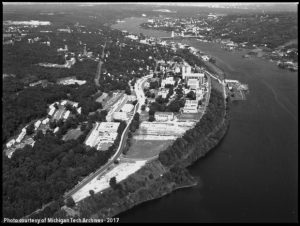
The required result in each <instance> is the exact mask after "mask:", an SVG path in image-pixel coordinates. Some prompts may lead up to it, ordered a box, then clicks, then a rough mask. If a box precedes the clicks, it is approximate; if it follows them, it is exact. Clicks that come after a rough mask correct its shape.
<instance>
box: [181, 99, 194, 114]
mask: <svg viewBox="0 0 300 226" xmlns="http://www.w3.org/2000/svg"><path fill="white" fill-rule="evenodd" d="M197 108H198V101H197V100H186V101H185V105H184V107H183V113H197V112H198V111H197Z"/></svg>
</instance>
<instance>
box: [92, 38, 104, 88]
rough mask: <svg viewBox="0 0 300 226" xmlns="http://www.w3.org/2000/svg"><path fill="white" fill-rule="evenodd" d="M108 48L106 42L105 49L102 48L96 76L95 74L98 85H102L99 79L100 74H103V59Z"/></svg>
mask: <svg viewBox="0 0 300 226" xmlns="http://www.w3.org/2000/svg"><path fill="white" fill-rule="evenodd" d="M105 48H106V42H105V44H104V47H103V50H102V54H101V59H100V61H99V64H98V67H97V72H96V76H95V84H96V86H98V87H99V86H100V84H99V79H100V75H101V68H102V64H103V59H104V50H105Z"/></svg>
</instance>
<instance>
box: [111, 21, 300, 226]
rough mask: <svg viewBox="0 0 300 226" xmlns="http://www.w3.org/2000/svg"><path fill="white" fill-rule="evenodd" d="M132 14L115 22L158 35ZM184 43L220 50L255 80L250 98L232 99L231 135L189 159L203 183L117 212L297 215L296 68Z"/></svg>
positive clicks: (225, 64)
mask: <svg viewBox="0 0 300 226" xmlns="http://www.w3.org/2000/svg"><path fill="white" fill-rule="evenodd" d="M146 20H147V19H145V18H130V19H126V20H125V21H126V22H125V23H120V24H117V25H113V28H117V29H121V30H127V31H129V32H132V33H144V34H145V35H152V36H156V37H160V36H170V35H169V33H166V32H163V33H161V32H157V31H155V32H153V31H151V30H145V29H141V28H139V27H138V25H139V24H140V23H142V22H144V21H146ZM186 43H188V44H190V45H192V46H194V47H196V48H198V49H199V50H202V51H204V52H207V53H209V54H211V55H212V56H214V57H216V59H217V65H219V66H220V68H222V69H223V70H224V71H225V73H226V74H227V75H228V78H229V79H238V80H240V81H241V82H242V83H247V84H248V85H249V89H250V94H249V95H248V96H247V100H246V101H241V102H235V103H234V104H233V106H232V107H231V114H232V120H231V124H230V128H229V130H228V133H227V135H226V136H225V137H224V139H223V140H222V142H221V143H220V144H219V145H218V147H216V148H215V149H214V150H212V151H211V152H210V153H209V154H208V155H207V156H206V157H205V158H203V159H200V160H198V161H197V162H196V163H195V164H193V165H192V166H191V167H189V170H190V172H191V173H192V174H193V175H194V176H197V177H200V178H201V181H202V186H201V188H186V189H183V190H179V191H175V192H173V193H171V194H170V195H167V196H165V197H163V198H161V199H158V200H153V201H150V202H146V203H143V204H141V205H138V206H136V207H134V208H133V209H131V210H128V211H126V212H124V213H122V214H120V215H119V217H120V221H121V222H170V221H174V222H295V221H298V204H297V200H298V191H297V189H298V185H297V184H298V173H297V172H298V73H295V72H289V71H286V70H281V69H279V68H277V66H276V65H274V64H273V63H270V62H268V61H266V60H262V59H258V58H252V59H244V58H242V57H241V56H242V55H243V52H227V51H225V50H224V49H222V48H221V47H220V46H219V45H218V44H215V43H203V42H198V41H196V40H192V41H186Z"/></svg>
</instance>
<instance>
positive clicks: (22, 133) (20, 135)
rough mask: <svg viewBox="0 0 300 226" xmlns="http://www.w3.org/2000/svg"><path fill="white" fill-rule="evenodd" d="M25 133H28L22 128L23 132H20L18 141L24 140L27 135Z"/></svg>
mask: <svg viewBox="0 0 300 226" xmlns="http://www.w3.org/2000/svg"><path fill="white" fill-rule="evenodd" d="M25 135H26V130H25V131H24V130H22V132H21V133H20V134H19V136H18V138H17V139H16V142H17V143H20V142H21V141H22V140H23V138H24V137H25Z"/></svg>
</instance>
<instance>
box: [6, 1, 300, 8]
mask: <svg viewBox="0 0 300 226" xmlns="http://www.w3.org/2000/svg"><path fill="white" fill-rule="evenodd" d="M119 3H131V4H151V5H166V6H168V5H169V6H187V5H188V6H215V7H216V6H229V5H230V6H242V5H258V4H262V3H263V4H272V5H274V4H295V5H296V4H298V2H255V3H254V2H238V3H237V2H3V4H4V5H8V4H11V5H13V4H82V5H83V4H88V5H97V4H119Z"/></svg>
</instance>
